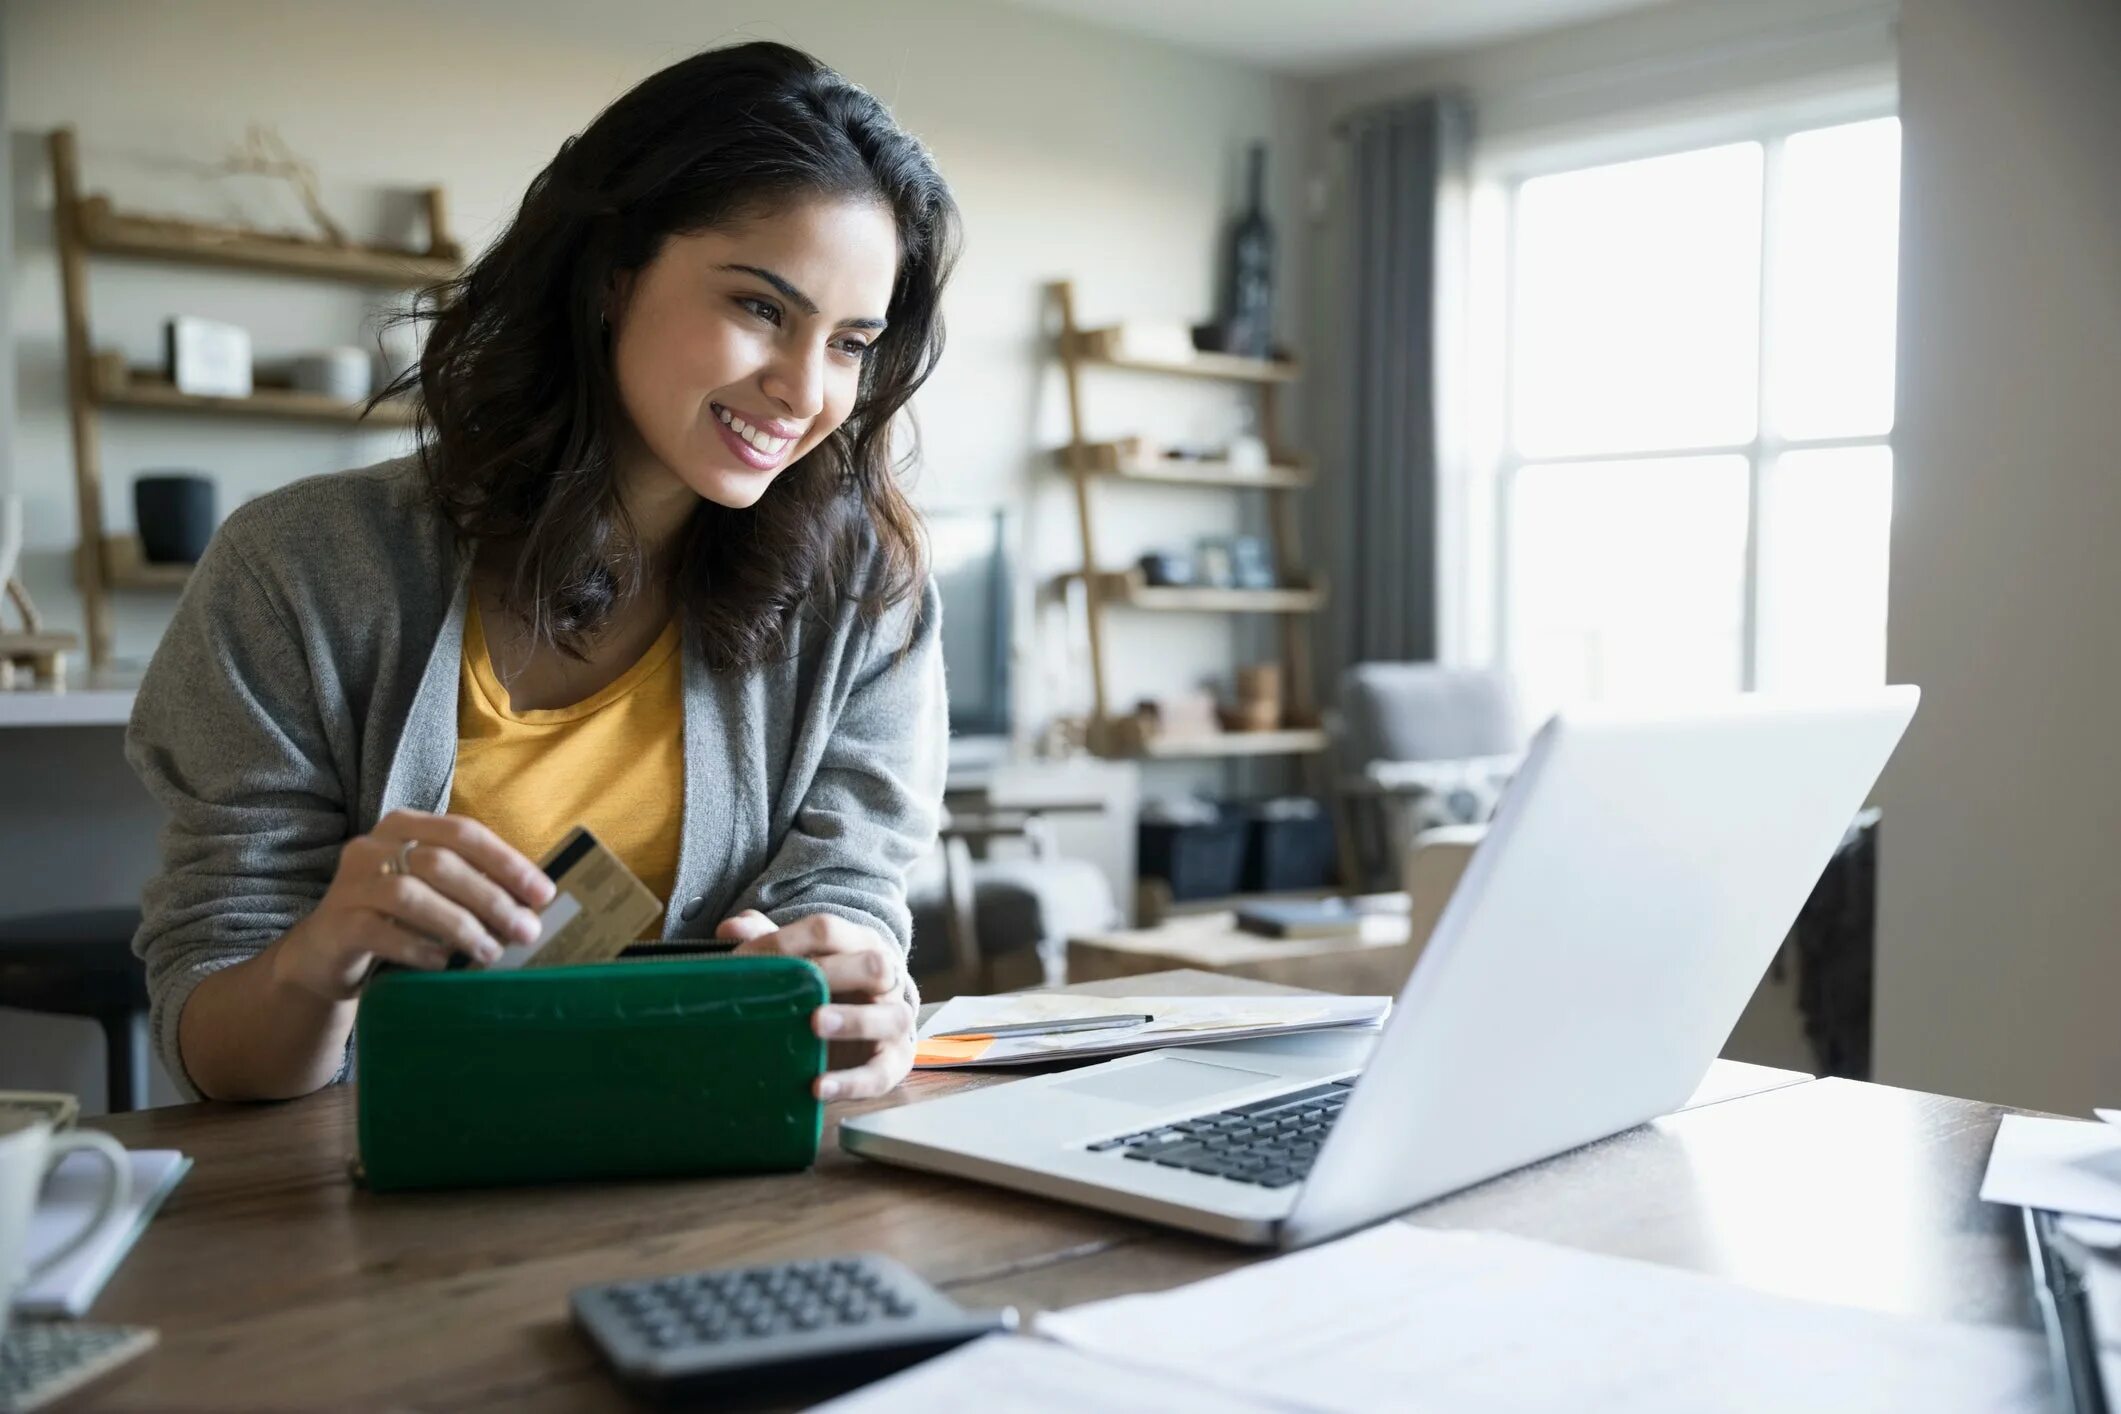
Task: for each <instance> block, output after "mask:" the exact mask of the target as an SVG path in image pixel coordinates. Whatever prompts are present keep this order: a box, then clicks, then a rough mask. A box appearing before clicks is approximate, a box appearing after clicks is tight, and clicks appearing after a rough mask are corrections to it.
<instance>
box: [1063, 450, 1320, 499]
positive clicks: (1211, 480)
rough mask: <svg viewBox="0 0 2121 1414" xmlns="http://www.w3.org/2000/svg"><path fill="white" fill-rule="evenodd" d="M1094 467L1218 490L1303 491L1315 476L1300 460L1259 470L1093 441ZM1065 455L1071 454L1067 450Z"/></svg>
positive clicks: (1124, 476)
mask: <svg viewBox="0 0 2121 1414" xmlns="http://www.w3.org/2000/svg"><path fill="white" fill-rule="evenodd" d="M1088 451H1089V456H1090V462H1091V466H1090V470H1091V471H1092V472H1094V473H1095V474H1097V475H1099V476H1114V477H1118V478H1120V479H1121V480H1124V481H1153V482H1157V483H1159V484H1162V485H1169V486H1206V487H1212V488H1214V489H1216V490H1239V491H1242V490H1254V489H1256V490H1261V491H1300V490H1302V489H1304V488H1305V487H1307V486H1309V485H1311V483H1312V481H1313V480H1314V479H1315V477H1314V475H1313V473H1312V471H1311V468H1310V467H1308V466H1305V465H1302V464H1300V463H1291V464H1280V465H1274V466H1268V467H1265V468H1263V469H1261V470H1259V471H1240V470H1238V469H1237V468H1236V467H1233V466H1231V465H1230V463H1228V462H1226V461H1213V460H1203V459H1194V458H1181V457H1137V456H1129V455H1128V454H1127V453H1126V451H1125V449H1124V448H1123V447H1122V446H1121V444H1119V443H1117V442H1092V443H1091V444H1090V445H1089V448H1088ZM1061 455H1062V457H1063V458H1065V457H1066V456H1067V455H1068V453H1067V451H1066V449H1063V451H1062V453H1061Z"/></svg>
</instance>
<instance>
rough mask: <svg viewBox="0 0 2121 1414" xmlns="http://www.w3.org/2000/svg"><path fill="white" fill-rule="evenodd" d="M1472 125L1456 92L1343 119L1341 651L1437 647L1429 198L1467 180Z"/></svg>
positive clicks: (1433, 245) (1406, 652)
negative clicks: (1346, 154)
mask: <svg viewBox="0 0 2121 1414" xmlns="http://www.w3.org/2000/svg"><path fill="white" fill-rule="evenodd" d="M1470 126H1471V115H1470V110H1469V107H1468V105H1467V103H1466V101H1465V100H1464V99H1463V98H1462V97H1460V96H1458V95H1456V94H1435V95H1431V96H1428V97H1425V98H1422V99H1420V100H1418V101H1415V102H1412V103H1407V104H1404V105H1400V106H1396V107H1392V108H1385V109H1379V110H1376V111H1372V112H1368V113H1364V114H1360V115H1358V116H1357V117H1355V118H1354V119H1352V120H1351V121H1350V122H1349V124H1348V126H1347V133H1348V138H1349V145H1350V172H1349V178H1350V179H1349V186H1348V193H1349V202H1348V207H1349V226H1350V232H1351V236H1352V239H1351V241H1350V249H1349V251H1348V266H1347V272H1348V273H1347V281H1346V287H1345V290H1346V305H1345V309H1346V329H1347V335H1346V346H1345V347H1344V348H1343V349H1342V350H1341V351H1340V354H1341V357H1342V358H1343V359H1345V360H1346V364H1345V368H1346V371H1347V380H1346V387H1347V389H1348V404H1347V407H1348V411H1349V419H1348V423H1347V428H1348V438H1349V441H1348V445H1347V448H1346V454H1345V477H1346V487H1345V492H1344V494H1343V495H1342V496H1340V497H1339V498H1338V500H1339V504H1340V508H1341V513H1342V518H1343V523H1342V525H1341V526H1340V535H1339V536H1338V537H1337V539H1338V540H1339V544H1340V546H1341V548H1342V552H1343V553H1342V556H1341V561H1342V562H1341V564H1340V565H1338V566H1337V567H1336V568H1337V573H1336V574H1335V576H1334V580H1335V584H1334V600H1335V602H1336V604H1337V606H1338V607H1337V613H1338V618H1339V627H1340V639H1341V642H1340V645H1339V646H1340V649H1341V655H1342V656H1341V662H1342V663H1344V664H1352V663H1364V662H1378V661H1392V662H1405V661H1410V660H1422V659H1429V658H1433V657H1435V655H1436V555H1435V545H1436V480H1437V470H1436V469H1437V458H1438V450H1437V417H1436V362H1437V348H1436V271H1437V253H1438V238H1439V231H1438V222H1437V207H1438V203H1439V200H1440V199H1441V198H1442V196H1443V194H1444V193H1446V192H1447V191H1449V190H1452V189H1454V188H1457V187H1462V185H1463V182H1464V179H1465V167H1466V154H1467V147H1468V137H1469V129H1470Z"/></svg>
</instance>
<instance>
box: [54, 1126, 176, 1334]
mask: <svg viewBox="0 0 2121 1414" xmlns="http://www.w3.org/2000/svg"><path fill="white" fill-rule="evenodd" d="M126 1157H127V1158H128V1159H129V1160H130V1161H131V1164H132V1179H133V1183H132V1198H131V1200H130V1201H129V1202H127V1204H126V1205H125V1207H124V1208H122V1209H121V1210H120V1211H121V1212H122V1213H123V1214H124V1216H123V1217H121V1218H119V1219H118V1220H116V1221H115V1222H113V1223H111V1225H110V1226H108V1227H106V1228H104V1229H103V1234H102V1236H100V1237H98V1238H96V1239H95V1240H93V1241H91V1242H90V1243H89V1244H88V1245H87V1246H85V1247H82V1248H81V1249H80V1250H78V1251H76V1252H75V1253H74V1255H73V1256H71V1257H68V1258H67V1259H66V1260H65V1261H63V1262H61V1263H60V1264H59V1265H58V1266H56V1267H53V1268H52V1269H51V1270H50V1271H48V1272H46V1273H44V1275H42V1276H40V1277H37V1278H35V1279H34V1280H32V1281H29V1282H25V1283H24V1284H23V1285H22V1286H21V1287H20V1288H19V1289H17V1291H16V1292H15V1301H14V1308H15V1314H17V1315H20V1316H73V1317H80V1316H85V1315H87V1314H88V1308H89V1307H90V1306H91V1305H93V1304H94V1303H95V1300H96V1295H97V1293H99V1292H101V1291H102V1290H103V1284H104V1283H105V1282H107V1281H109V1280H110V1276H111V1273H112V1272H114V1271H116V1270H117V1269H118V1263H120V1262H122V1261H124V1260H125V1254H126V1253H127V1252H130V1251H131V1250H132V1247H133V1243H134V1242H135V1241H136V1240H138V1238H139V1236H140V1234H141V1232H142V1231H144V1230H145V1229H146V1227H147V1223H148V1219H150V1218H152V1217H153V1216H154V1215H155V1210H156V1209H157V1208H159V1207H161V1206H162V1200H163V1199H164V1198H166V1197H168V1196H169V1191H170V1190H171V1189H172V1188H175V1187H176V1186H177V1183H178V1181H179V1180H181V1179H182V1178H183V1177H184V1174H185V1172H186V1170H188V1169H190V1168H191V1160H190V1159H188V1158H186V1157H185V1156H184V1155H182V1154H180V1153H178V1152H177V1151H176V1150H174V1149H134V1150H130V1151H128V1152H127V1154H126ZM103 1183H104V1164H103V1160H102V1158H101V1157H100V1156H99V1155H96V1154H92V1153H73V1154H68V1155H67V1156H66V1157H65V1158H63V1159H61V1160H60V1161H59V1166H58V1167H57V1168H55V1169H53V1170H52V1172H51V1176H50V1177H48V1178H46V1179H45V1181H44V1191H43V1193H42V1195H41V1196H40V1197H39V1198H38V1200H37V1211H36V1213H35V1214H33V1215H32V1216H31V1218H30V1221H29V1243H28V1245H27V1250H26V1251H25V1253H24V1256H25V1257H26V1259H27V1261H28V1264H29V1265H30V1266H31V1267H35V1266H36V1265H37V1264H38V1263H39V1262H41V1261H43V1260H44V1258H45V1257H46V1256H47V1255H49V1254H50V1253H53V1252H56V1251H58V1250H59V1249H60V1248H61V1247H62V1246H64V1245H65V1244H66V1242H67V1240H68V1239H70V1238H71V1237H72V1236H73V1235H74V1234H75V1233H77V1232H79V1231H80V1230H81V1229H82V1228H83V1227H86V1226H87V1225H88V1220H89V1218H90V1217H91V1216H92V1215H93V1214H94V1213H95V1210H96V1198H97V1195H98V1194H100V1193H101V1192H102V1191H103Z"/></svg>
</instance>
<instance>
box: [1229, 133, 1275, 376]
mask: <svg viewBox="0 0 2121 1414" xmlns="http://www.w3.org/2000/svg"><path fill="white" fill-rule="evenodd" d="M1248 177H1249V180H1248V181H1247V186H1248V187H1249V188H1250V190H1249V192H1248V193H1247V196H1248V200H1247V201H1246V203H1245V207H1246V209H1245V214H1244V215H1242V216H1240V217H1238V218H1237V222H1236V224H1234V225H1233V226H1232V227H1231V228H1230V254H1229V264H1228V266H1227V267H1226V274H1227V278H1228V280H1229V283H1228V284H1227V285H1226V286H1225V287H1224V289H1223V328H1224V352H1226V353H1233V354H1242V355H1244V356H1245V357H1247V358H1267V357H1270V356H1271V355H1272V354H1273V352H1274V227H1273V226H1272V225H1271V224H1270V223H1269V222H1268V221H1267V194H1266V182H1267V149H1266V148H1265V147H1264V146H1262V145H1260V144H1256V143H1255V144H1254V145H1253V147H1252V152H1251V171H1250V173H1249V174H1248Z"/></svg>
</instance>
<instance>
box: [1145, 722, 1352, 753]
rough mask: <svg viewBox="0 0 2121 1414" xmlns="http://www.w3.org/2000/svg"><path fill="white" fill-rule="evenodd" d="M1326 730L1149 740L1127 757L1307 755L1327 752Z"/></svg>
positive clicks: (1289, 729) (1213, 734)
mask: <svg viewBox="0 0 2121 1414" xmlns="http://www.w3.org/2000/svg"><path fill="white" fill-rule="evenodd" d="M1327 744H1328V743H1327V737H1326V734H1325V732H1324V731H1322V730H1320V729H1318V728H1315V727H1290V728H1287V729H1285V730H1282V731H1271V732H1209V733H1204V734H1202V735H1200V736H1172V737H1160V738H1159V737H1150V738H1149V739H1148V740H1147V741H1144V742H1142V743H1141V744H1140V745H1139V747H1138V748H1136V749H1135V750H1133V751H1131V752H1128V751H1125V750H1124V749H1123V748H1122V749H1120V750H1116V751H1115V752H1114V754H1126V755H1132V756H1136V757H1141V758H1145V759H1147V760H1152V761H1184V760H1207V759H1210V758H1213V757H1218V756H1305V755H1309V754H1311V753H1313V752H1319V751H1324V750H1325V749H1326V746H1327Z"/></svg>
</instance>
